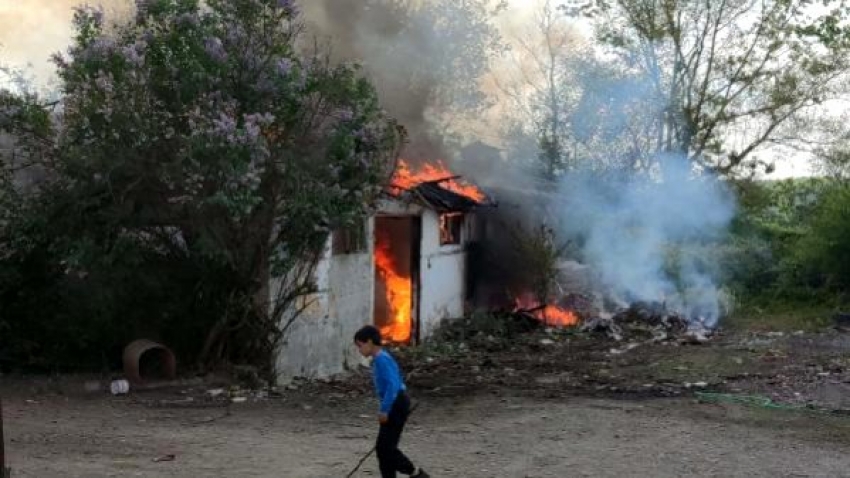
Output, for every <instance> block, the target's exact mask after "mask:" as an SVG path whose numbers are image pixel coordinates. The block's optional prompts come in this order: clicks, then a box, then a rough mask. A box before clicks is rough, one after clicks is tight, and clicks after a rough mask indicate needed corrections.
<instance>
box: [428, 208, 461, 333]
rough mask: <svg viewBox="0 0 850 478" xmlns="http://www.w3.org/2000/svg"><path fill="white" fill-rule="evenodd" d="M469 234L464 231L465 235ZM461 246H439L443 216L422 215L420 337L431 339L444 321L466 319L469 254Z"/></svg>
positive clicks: (433, 214)
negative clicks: (467, 257) (464, 316)
mask: <svg viewBox="0 0 850 478" xmlns="http://www.w3.org/2000/svg"><path fill="white" fill-rule="evenodd" d="M466 234H467V230H466V227H464V228H463V231H462V236H465V235H466ZM464 241H465V237H461V244H460V245H446V246H441V245H440V216H439V214H437V213H436V212H435V211H432V210H425V211H424V212H423V213H422V250H421V252H422V255H421V264H420V270H421V274H422V281H421V291H420V304H419V318H420V321H421V326H420V327H421V328H420V333H421V338H422V339H426V338H428V337H429V336H430V335H431V334H432V333H433V332H434V329H436V327H437V326H438V325H439V323H440V321H442V320H443V319H454V318H459V317H461V316H463V305H464V295H465V291H464V288H465V286H466V280H465V278H466V253H465V252H464V246H463V243H464Z"/></svg>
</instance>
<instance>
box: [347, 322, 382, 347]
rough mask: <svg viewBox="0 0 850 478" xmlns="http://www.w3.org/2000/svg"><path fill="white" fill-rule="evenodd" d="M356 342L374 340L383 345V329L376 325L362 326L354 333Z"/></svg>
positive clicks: (373, 341) (375, 342)
mask: <svg viewBox="0 0 850 478" xmlns="http://www.w3.org/2000/svg"><path fill="white" fill-rule="evenodd" d="M354 341H355V342H372V343H373V344H375V345H381V331H380V330H378V328H377V327H375V326H374V325H367V326H364V327H361V328H360V330H358V331H357V332H356V333H355V334H354Z"/></svg>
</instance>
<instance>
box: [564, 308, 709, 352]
mask: <svg viewBox="0 0 850 478" xmlns="http://www.w3.org/2000/svg"><path fill="white" fill-rule="evenodd" d="M579 330H580V331H582V332H586V333H590V334H598V335H603V336H606V337H608V338H610V339H613V340H616V341H618V342H620V341H623V340H629V341H641V342H668V341H674V342H676V343H681V344H702V343H705V342H707V341H708V340H709V337H710V336H711V334H712V330H711V329H709V328H708V327H705V325H703V323H702V322H701V321H698V320H697V321H694V320H688V318H687V317H685V316H683V315H681V314H679V313H676V312H672V311H669V310H668V309H667V307H666V305H665V304H664V303H661V302H635V303H634V304H632V305H631V306H629V307H627V308H624V309H621V310H619V311H618V312H616V313H615V314H613V315H610V316H608V315H599V316H596V317H591V318H589V319H586V320H585V321H584V323H583V324H582V325H581V326H580V328H579ZM635 346H636V345H635ZM631 348H634V347H633V346H631V347H630V346H627V347H625V348H622V349H612V352H611V353H616V354H619V353H624V352H625V351H628V350H631Z"/></svg>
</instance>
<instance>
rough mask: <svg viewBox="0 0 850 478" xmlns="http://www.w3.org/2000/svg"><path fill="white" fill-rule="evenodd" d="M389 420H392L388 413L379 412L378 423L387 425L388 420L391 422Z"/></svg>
mask: <svg viewBox="0 0 850 478" xmlns="http://www.w3.org/2000/svg"><path fill="white" fill-rule="evenodd" d="M389 421H390V417H388V416H387V414H386V413H379V414H378V423H380V424H381V425H386V424H387V422H389Z"/></svg>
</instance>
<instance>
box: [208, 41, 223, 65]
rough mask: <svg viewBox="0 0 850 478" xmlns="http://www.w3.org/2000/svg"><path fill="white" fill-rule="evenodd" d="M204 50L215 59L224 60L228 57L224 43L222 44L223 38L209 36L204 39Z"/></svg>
mask: <svg viewBox="0 0 850 478" xmlns="http://www.w3.org/2000/svg"><path fill="white" fill-rule="evenodd" d="M204 50H206V52H207V54H208V55H209V56H210V57H211V58H212V59H213V60H215V61H219V62H223V61H225V60H226V59H227V52H226V51H225V50H224V45H222V43H221V39H219V38H217V37H209V38H207V39H206V40H204Z"/></svg>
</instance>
